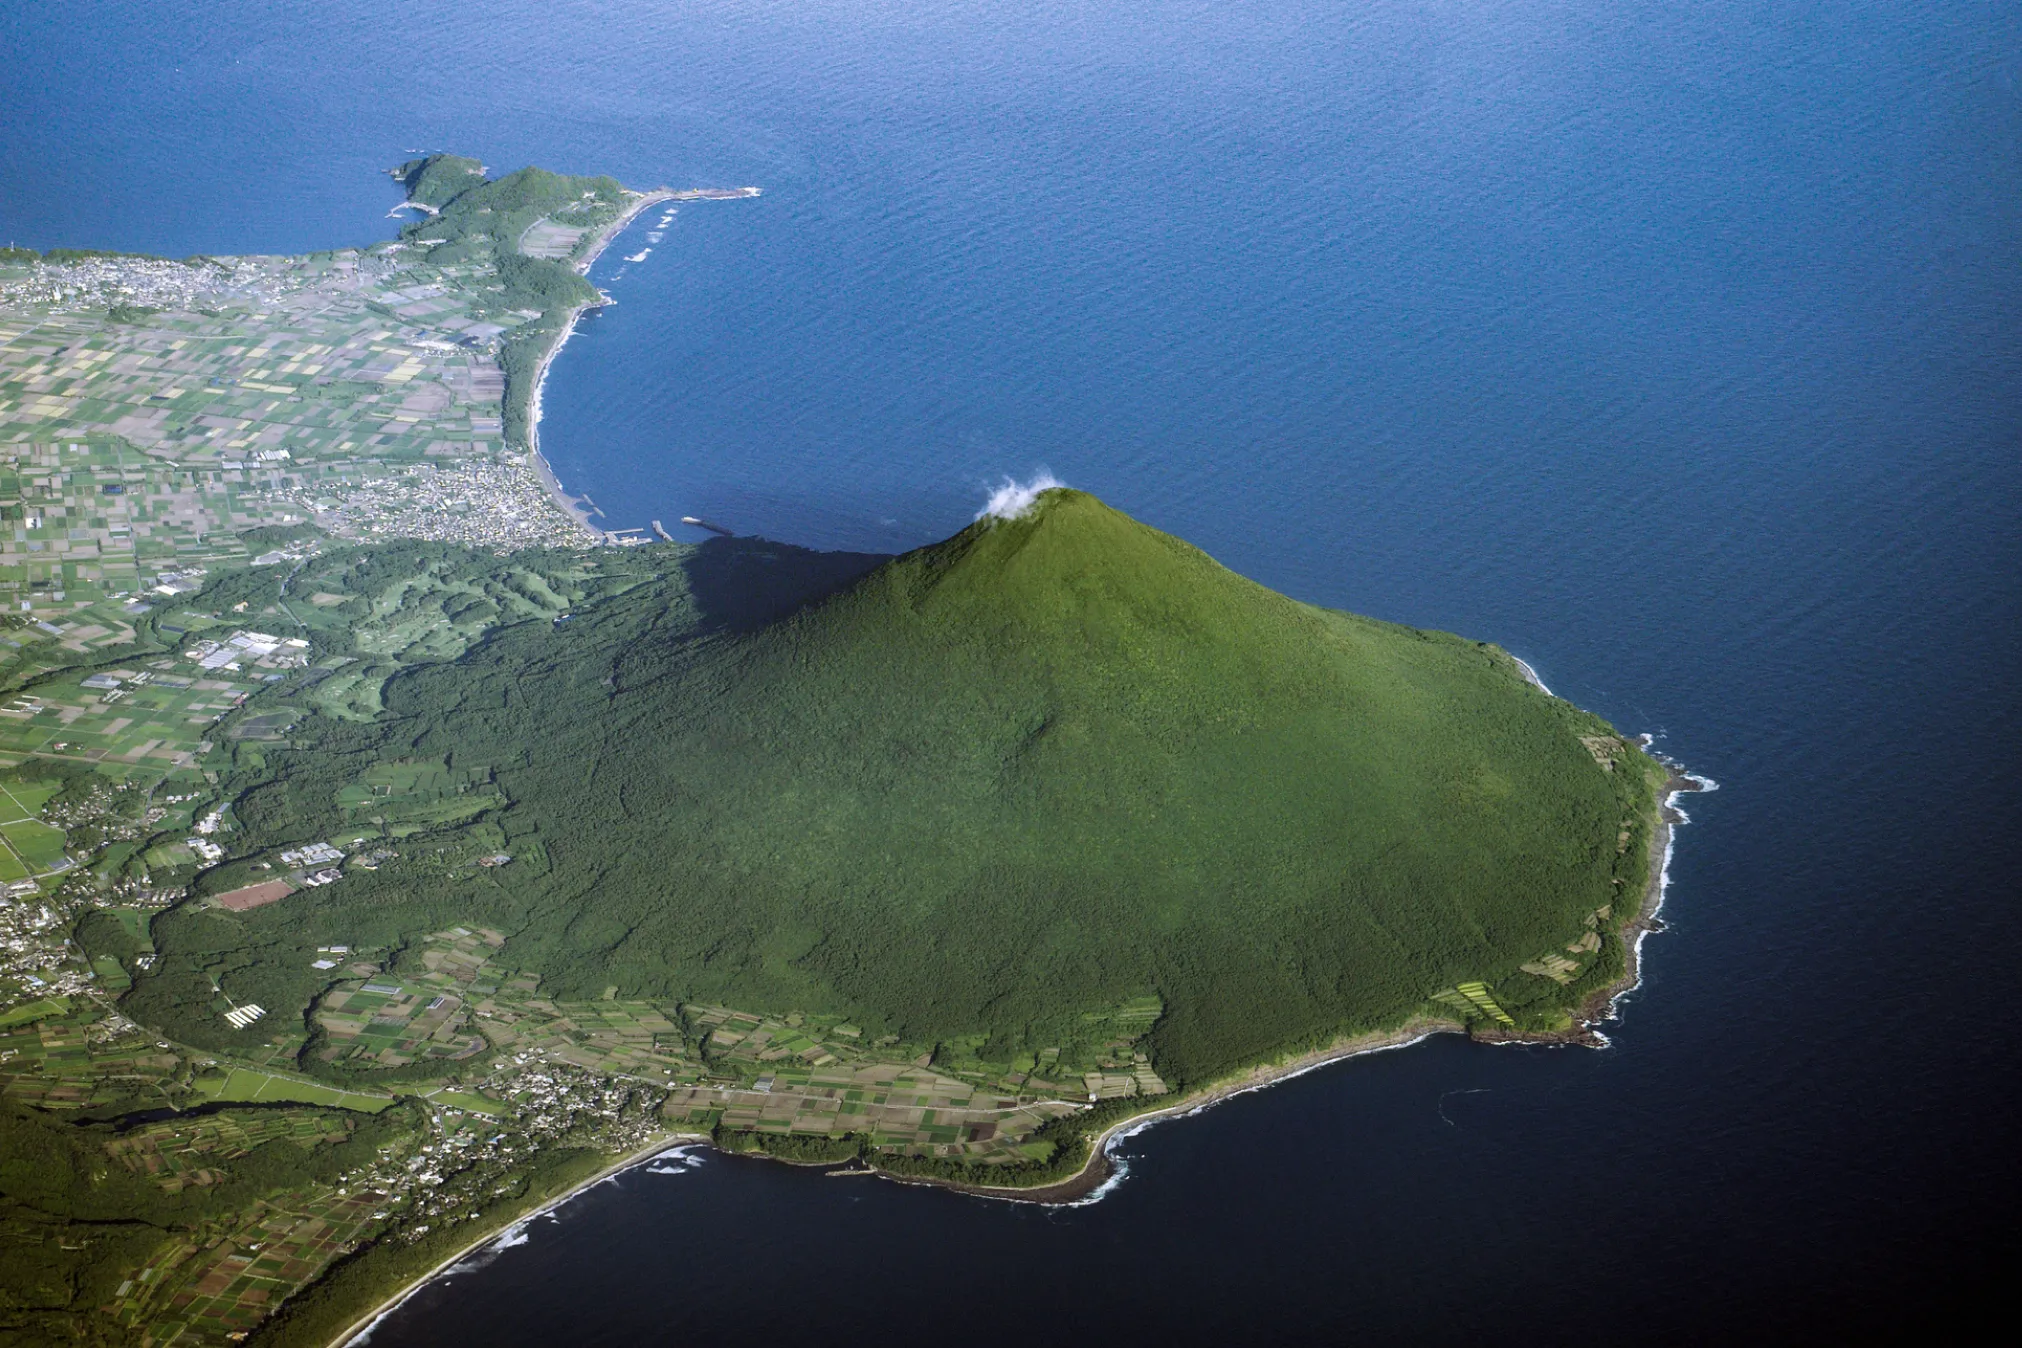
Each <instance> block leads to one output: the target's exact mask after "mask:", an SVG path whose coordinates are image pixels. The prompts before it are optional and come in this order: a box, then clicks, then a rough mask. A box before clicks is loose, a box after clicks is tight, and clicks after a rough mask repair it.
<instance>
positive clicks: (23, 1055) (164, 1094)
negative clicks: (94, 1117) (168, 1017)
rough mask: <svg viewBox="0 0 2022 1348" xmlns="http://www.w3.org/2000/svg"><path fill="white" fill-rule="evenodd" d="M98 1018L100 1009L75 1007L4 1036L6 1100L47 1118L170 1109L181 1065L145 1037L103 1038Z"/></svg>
mask: <svg viewBox="0 0 2022 1348" xmlns="http://www.w3.org/2000/svg"><path fill="white" fill-rule="evenodd" d="M100 1017H101V1013H100V1012H99V1010H98V1008H97V1007H96V1006H91V1005H88V1004H87V1005H82V1006H78V1005H73V1006H71V1007H69V1008H68V1009H66V1010H65V1011H63V1012H62V1013H60V1014H56V1015H49V1016H44V1017H40V1018H38V1019H37V1020H36V1021H35V1022H34V1023H33V1024H26V1025H21V1024H17V1025H16V1026H15V1027H14V1028H12V1029H8V1030H4V1031H0V1094H5V1095H6V1096H7V1097H8V1098H9V1099H11V1100H17V1101H19V1102H21V1103H23V1104H29V1105H35V1106H37V1107H38V1108H41V1109H49V1110H71V1109H89V1108H94V1107H96V1106H99V1105H106V1104H112V1103H114V1102H118V1101H136V1100H152V1101H155V1102H158V1103H160V1104H169V1103H171V1102H172V1099H173V1097H174V1095H175V1093H176V1091H177V1090H178V1089H179V1083H180V1078H181V1075H182V1059H181V1058H180V1057H178V1056H177V1055H176V1054H175V1053H174V1052H173V1051H171V1050H168V1049H163V1048H160V1047H158V1046H157V1045H156V1044H155V1042H154V1041H153V1040H151V1039H149V1038H148V1037H147V1036H145V1035H143V1034H139V1033H135V1032H127V1033H124V1034H118V1035H112V1034H107V1033H103V1032H102V1031H99V1030H98V1028H97V1022H98V1021H99V1020H100Z"/></svg>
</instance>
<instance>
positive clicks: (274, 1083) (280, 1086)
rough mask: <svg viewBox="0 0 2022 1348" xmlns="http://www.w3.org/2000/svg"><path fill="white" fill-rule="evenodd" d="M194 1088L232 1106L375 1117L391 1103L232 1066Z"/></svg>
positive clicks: (386, 1097) (389, 1099)
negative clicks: (309, 1108) (324, 1109)
mask: <svg viewBox="0 0 2022 1348" xmlns="http://www.w3.org/2000/svg"><path fill="white" fill-rule="evenodd" d="M197 1089H198V1091H199V1092H201V1093H202V1094H203V1095H205V1096H208V1097H209V1098H210V1099H213V1100H217V1101H221V1102H229V1103H232V1104H280V1103H292V1104H304V1105H328V1106H330V1107H332V1108H336V1109H351V1110H357V1111H359V1112H361V1113H365V1114H377V1113H378V1112H379V1111H380V1110H382V1109H385V1108H386V1107H387V1106H389V1105H391V1104H392V1103H393V1097H392V1096H390V1095H370V1094H366V1093H365V1092H363V1091H347V1090H341V1089H339V1088H338V1087H335V1086H326V1085H324V1084H322V1083H321V1082H316V1081H307V1080H304V1079H303V1078H301V1077H294V1076H281V1075H278V1074H276V1073H273V1072H258V1071H254V1070H253V1069H251V1068H246V1067H234V1068H232V1069H231V1070H230V1071H228V1072H226V1073H225V1074H224V1075H222V1076H211V1077H203V1078H200V1079H199V1080H198V1081H197Z"/></svg>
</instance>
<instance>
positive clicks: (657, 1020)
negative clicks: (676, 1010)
mask: <svg viewBox="0 0 2022 1348" xmlns="http://www.w3.org/2000/svg"><path fill="white" fill-rule="evenodd" d="M526 1010H527V1011H528V1012H531V1013H532V1014H526V1015H520V1016H512V1017H510V1018H508V1017H509V1015H510V1013H507V1012H502V1010H501V1008H499V1007H497V1006H494V1007H493V1008H492V1010H491V1011H490V1012H489V1013H488V1014H487V1015H486V1018H485V1020H484V1022H483V1023H484V1029H485V1032H486V1034H487V1035H489V1036H490V1037H491V1038H492V1039H493V1041H494V1042H496V1043H497V1044H498V1045H499V1047H500V1048H510V1049H515V1050H526V1049H532V1050H536V1051H538V1052H540V1053H541V1054H542V1055H543V1056H545V1057H549V1058H553V1059H555V1060H557V1061H560V1062H566V1063H573V1064H574V1065H576V1066H578V1067H583V1068H587V1069H589V1070H590V1071H593V1072H601V1073H603V1074H605V1075H607V1076H619V1077H635V1078H643V1079H645V1080H648V1081H653V1082H657V1083H660V1084H672V1083H675V1082H682V1081H698V1080H700V1079H701V1075H702V1069H701V1064H700V1063H699V1062H697V1061H696V1060H695V1059H694V1058H693V1057H692V1056H691V1055H690V1054H689V1052H688V1044H687V1038H686V1036H685V1035H683V1034H682V1032H681V1027H680V1025H679V1024H678V1023H676V1020H675V1018H674V1016H673V1015H671V1014H669V1012H668V1011H667V1010H665V1009H663V1008H661V1007H658V1006H655V1005H653V1004H652V1003H650V1002H621V1001H617V1000H615V999H613V1000H610V1001H595V1002H540V1001H535V1002H530V1003H528V1004H527V1006H526Z"/></svg>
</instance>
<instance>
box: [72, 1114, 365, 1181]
mask: <svg viewBox="0 0 2022 1348" xmlns="http://www.w3.org/2000/svg"><path fill="white" fill-rule="evenodd" d="M349 1134H350V1125H349V1123H347V1122H346V1121H345V1119H344V1118H343V1116H342V1115H337V1114H325V1113H321V1112H319V1111H316V1110H311V1109H287V1110H257V1111H255V1110H247V1111H245V1112H243V1113H225V1114H206V1115H202V1116H200V1117H197V1118H193V1119H177V1120H174V1121H171V1122H164V1123H153V1124H146V1125H143V1126H142V1127H139V1128H136V1129H134V1130H133V1131H132V1132H129V1133H125V1134H122V1135H121V1136H119V1137H116V1138H114V1139H113V1140H112V1141H110V1142H108V1143H106V1148H105V1149H106V1151H107V1152H108V1153H109V1154H110V1155H111V1156H112V1158H113V1159H114V1160H116V1161H118V1162H119V1163H120V1164H122V1165H124V1166H125V1167H126V1168H127V1169H129V1170H132V1171H134V1172H135V1173H137V1174H142V1175H147V1176H150V1177H152V1178H153V1179H155V1180H156V1181H157V1182H159V1183H160V1184H161V1186H162V1187H163V1188H164V1189H167V1190H168V1191H169V1192H171V1193H175V1192H179V1191H180V1190H182V1189H183V1188H185V1187H187V1186H189V1185H193V1184H194V1185H204V1184H215V1183H217V1182H218V1181H219V1180H220V1179H221V1178H223V1173H224V1169H225V1168H228V1167H227V1163H228V1162H230V1161H231V1160H232V1159H233V1158H234V1157H238V1156H244V1155H245V1154H246V1153H247V1152H249V1151H251V1150H252V1149H253V1148H255V1147H257V1146H260V1145H262V1144H264V1143H267V1142H272V1141H275V1140H277V1139H279V1140H285V1141H289V1142H292V1143H294V1144H295V1145H297V1146H299V1147H302V1148H304V1149H308V1148H311V1147H317V1146H321V1145H323V1144H324V1143H328V1142H341V1141H343V1140H344V1138H345V1137H347V1136H349Z"/></svg>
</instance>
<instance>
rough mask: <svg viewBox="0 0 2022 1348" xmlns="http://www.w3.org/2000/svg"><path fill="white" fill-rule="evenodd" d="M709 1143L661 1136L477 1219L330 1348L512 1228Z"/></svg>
mask: <svg viewBox="0 0 2022 1348" xmlns="http://www.w3.org/2000/svg"><path fill="white" fill-rule="evenodd" d="M708 1141H709V1135H708V1134H707V1133H667V1134H663V1135H662V1136H661V1137H659V1138H657V1139H656V1140H654V1141H653V1142H650V1143H648V1144H647V1145H646V1146H644V1147H641V1148H639V1149H638V1150H636V1151H631V1152H627V1153H625V1154H624V1155H623V1156H621V1157H618V1158H617V1159H616V1160H614V1161H612V1162H611V1163H610V1164H609V1165H607V1166H605V1167H604V1168H603V1169H601V1170H599V1171H597V1173H595V1174H594V1175H591V1176H590V1177H589V1178H587V1179H585V1180H583V1181H582V1182H581V1183H579V1184H574V1185H571V1186H570V1187H569V1188H567V1189H565V1190H563V1191H562V1192H561V1193H559V1194H556V1195H555V1196H554V1197H552V1198H549V1199H546V1200H544V1201H542V1202H541V1203H540V1204H539V1205H538V1206H536V1207H534V1208H532V1209H530V1210H528V1211H526V1212H521V1213H516V1214H514V1215H513V1216H512V1217H509V1218H505V1219H503V1220H488V1217H489V1214H487V1216H485V1217H479V1218H478V1219H477V1221H478V1222H479V1224H480V1225H482V1226H484V1228H485V1229H484V1231H483V1233H482V1234H480V1235H477V1236H474V1237H472V1238H471V1240H470V1241H469V1242H468V1243H466V1244H464V1245H461V1246H459V1247H458V1248H457V1249H456V1251H455V1252H454V1253H453V1254H451V1255H449V1256H448V1257H447V1258H445V1259H443V1260H442V1261H441V1262H440V1263H438V1264H436V1265H435V1266H434V1267H433V1268H430V1269H428V1270H427V1271H426V1272H424V1273H420V1274H417V1275H416V1276H415V1277H414V1279H413V1280H412V1281H410V1282H408V1283H406V1284H405V1285H403V1286H402V1287H400V1288H399V1290H397V1291H395V1292H393V1293H391V1294H390V1295H388V1296H386V1297H385V1298H384V1299H382V1300H380V1301H379V1302H377V1303H375V1304H374V1305H373V1307H372V1308H371V1309H370V1310H368V1311H366V1312H365V1313H364V1314H362V1315H359V1316H357V1317H356V1318H354V1319H353V1320H352V1321H351V1322H350V1323H349V1324H347V1325H345V1326H344V1328H343V1329H341V1330H339V1331H338V1332H337V1333H336V1334H335V1335H333V1336H332V1337H331V1339H330V1348H344V1345H346V1344H350V1343H355V1342H358V1341H359V1340H360V1339H361V1338H362V1337H363V1336H365V1335H368V1334H370V1333H371V1332H372V1328H373V1326H375V1325H377V1324H378V1323H379V1322H380V1321H381V1320H383V1319H385V1318H386V1317H387V1316H389V1315H391V1314H392V1313H393V1312H394V1311H396V1310H398V1309H399V1308H400V1306H401V1304H402V1303H403V1302H405V1301H406V1300H407V1299H408V1298H409V1297H411V1296H413V1295H414V1294H415V1293H416V1292H419V1291H420V1290H421V1289H422V1288H424V1287H426V1286H428V1285H429V1284H430V1283H432V1282H435V1281H436V1280H437V1279H439V1278H441V1277H442V1276H443V1275H444V1274H446V1273H449V1272H450V1271H451V1270H453V1269H454V1268H455V1267H456V1266H457V1265H458V1264H460V1263H462V1262H463V1261H464V1260H466V1259H468V1258H470V1257H471V1256H472V1255H473V1254H475V1253H477V1252H478V1251H479V1250H482V1249H483V1248H484V1247H485V1246H487V1245H489V1244H491V1243H492V1242H493V1241H495V1240H497V1239H499V1237H501V1236H502V1235H504V1234H505V1233H507V1232H509V1231H511V1230H512V1229H513V1228H514V1227H515V1226H518V1225H520V1224H521V1223H524V1222H531V1221H533V1220H534V1219H535V1218H537V1217H544V1216H546V1215H547V1214H548V1213H550V1212H553V1211H554V1210H555V1209H556V1208H559V1207H561V1206H562V1205H563V1204H565V1203H567V1202H568V1201H569V1200H570V1199H572V1198H574V1197H576V1196H577V1195H578V1194H582V1193H586V1192H588V1191H589V1190H591V1189H594V1188H596V1187H597V1186H598V1185H599V1184H602V1183H603V1182H604V1181H606V1180H608V1179H612V1178H614V1177H615V1176H617V1175H620V1174H623V1173H624V1172H625V1171H627V1170H630V1169H632V1168H633V1167H635V1166H641V1165H644V1164H646V1162H648V1161H650V1160H652V1159H653V1158H654V1157H656V1156H660V1155H662V1154H664V1153H665V1152H667V1151H668V1150H669V1149H671V1148H674V1147H684V1146H693V1145H695V1144H697V1143H703V1142H708Z"/></svg>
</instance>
